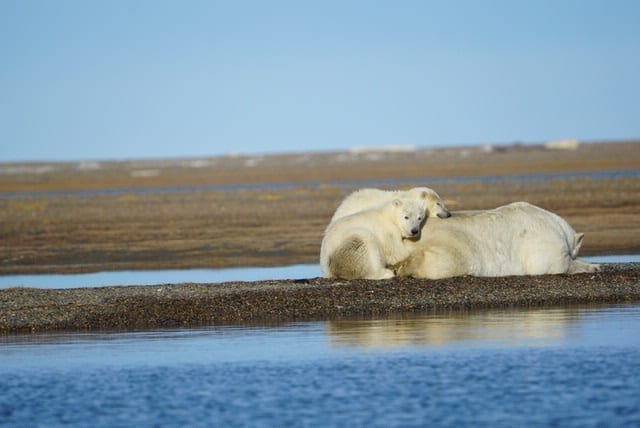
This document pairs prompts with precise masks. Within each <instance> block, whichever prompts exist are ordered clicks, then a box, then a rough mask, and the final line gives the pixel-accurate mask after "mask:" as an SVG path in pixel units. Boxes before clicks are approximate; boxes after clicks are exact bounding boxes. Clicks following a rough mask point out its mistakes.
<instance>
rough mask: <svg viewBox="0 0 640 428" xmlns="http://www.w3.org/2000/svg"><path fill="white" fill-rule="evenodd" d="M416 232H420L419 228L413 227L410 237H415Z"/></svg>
mask: <svg viewBox="0 0 640 428" xmlns="http://www.w3.org/2000/svg"><path fill="white" fill-rule="evenodd" d="M418 232H420V228H418V227H414V228H413V229H411V234H412V235H417V234H418Z"/></svg>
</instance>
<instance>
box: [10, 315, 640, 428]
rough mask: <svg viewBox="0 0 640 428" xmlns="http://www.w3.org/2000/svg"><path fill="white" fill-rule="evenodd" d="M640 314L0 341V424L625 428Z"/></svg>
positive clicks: (435, 318)
mask: <svg viewBox="0 0 640 428" xmlns="http://www.w3.org/2000/svg"><path fill="white" fill-rule="evenodd" d="M639 331H640V306H638V305H618V306H591V307H567V308H548V309H535V310H495V311H479V312H468V313H450V314H437V315H434V314H431V315H413V316H404V317H398V318H392V319H360V320H340V321H326V322H307V323H289V324H282V325H272V326H246V327H223V326H219V327H209V328H201V329H189V330H166V331H151V332H126V333H81V334H42V335H13V336H4V337H0V391H2V394H1V395H0V425H7V426H59V425H65V424H70V425H77V426H86V425H93V426H133V425H135V426H187V425H189V426H425V425H449V426H465V425H475V426H477V425H483V426H523V425H527V426H554V425H555V426H580V427H584V426H639V425H640V334H638V332H639Z"/></svg>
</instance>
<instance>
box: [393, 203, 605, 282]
mask: <svg viewBox="0 0 640 428" xmlns="http://www.w3.org/2000/svg"><path fill="white" fill-rule="evenodd" d="M583 238H584V234H582V233H576V232H575V231H574V230H573V228H571V226H570V225H569V224H568V223H567V222H566V221H565V220H564V219H562V218H561V217H559V216H558V215H556V214H554V213H551V212H549V211H546V210H544V209H542V208H540V207H537V206H535V205H531V204H529V203H527V202H515V203H512V204H509V205H505V206H501V207H498V208H496V209H493V210H487V211H469V212H465V211H460V212H454V213H453V215H452V217H451V218H449V219H447V220H446V221H442V220H439V219H435V220H433V221H429V222H427V224H426V225H425V227H424V228H423V230H422V233H421V236H420V239H419V240H418V241H416V242H415V243H408V245H409V246H411V247H413V248H414V250H413V251H412V252H411V256H410V257H408V258H407V259H406V260H404V261H403V262H401V263H399V264H398V265H396V266H395V269H396V273H397V274H398V275H399V276H413V277H416V278H430V279H438V278H447V277H452V276H461V275H474V276H507V275H543V274H558V273H580V272H595V271H597V270H599V265H595V264H590V263H586V262H584V261H581V260H578V259H577V256H578V251H579V250H580V246H581V245H582V239H583Z"/></svg>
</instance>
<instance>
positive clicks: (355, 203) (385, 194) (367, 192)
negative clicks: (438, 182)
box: [331, 187, 451, 222]
mask: <svg viewBox="0 0 640 428" xmlns="http://www.w3.org/2000/svg"><path fill="white" fill-rule="evenodd" d="M401 198H406V199H418V200H421V201H424V202H425V206H426V210H427V217H440V218H447V217H449V216H450V215H451V214H450V213H449V210H448V209H447V207H446V206H445V204H444V202H443V201H442V199H441V198H440V196H438V194H437V193H436V192H435V191H434V190H433V189H430V188H428V187H414V188H412V189H409V190H380V189H360V190H356V191H355V192H353V193H351V194H350V195H349V196H347V197H346V198H344V200H343V201H342V202H341V203H340V205H339V206H338V208H337V209H336V212H335V213H334V214H333V217H332V218H331V221H332V222H333V221H335V220H337V219H339V218H342V217H346V216H348V215H351V214H354V213H357V212H358V211H362V210H364V209H367V208H371V207H374V206H376V205H380V204H383V203H385V202H391V201H392V200H394V199H401Z"/></svg>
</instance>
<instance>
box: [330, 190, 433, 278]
mask: <svg viewBox="0 0 640 428" xmlns="http://www.w3.org/2000/svg"><path fill="white" fill-rule="evenodd" d="M424 218H425V205H424V202H421V201H417V200H415V199H394V200H392V201H391V202H387V203H384V204H382V205H379V206H377V207H373V208H369V209H365V210H363V211H359V212H357V213H355V214H351V215H348V216H346V217H342V218H339V219H337V220H335V221H332V222H331V223H330V224H329V226H328V227H327V230H326V231H325V234H324V238H323V240H322V246H321V248H320V265H321V267H322V271H323V274H324V276H326V277H328V278H344V279H356V278H366V279H383V278H391V277H393V276H394V272H393V270H392V269H391V268H390V266H392V265H394V264H396V263H398V262H400V261H401V260H404V259H406V258H407V257H408V256H409V249H408V247H407V246H406V245H405V242H404V241H405V238H413V239H417V238H418V237H419V236H420V230H421V228H422V224H423V222H424Z"/></svg>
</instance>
